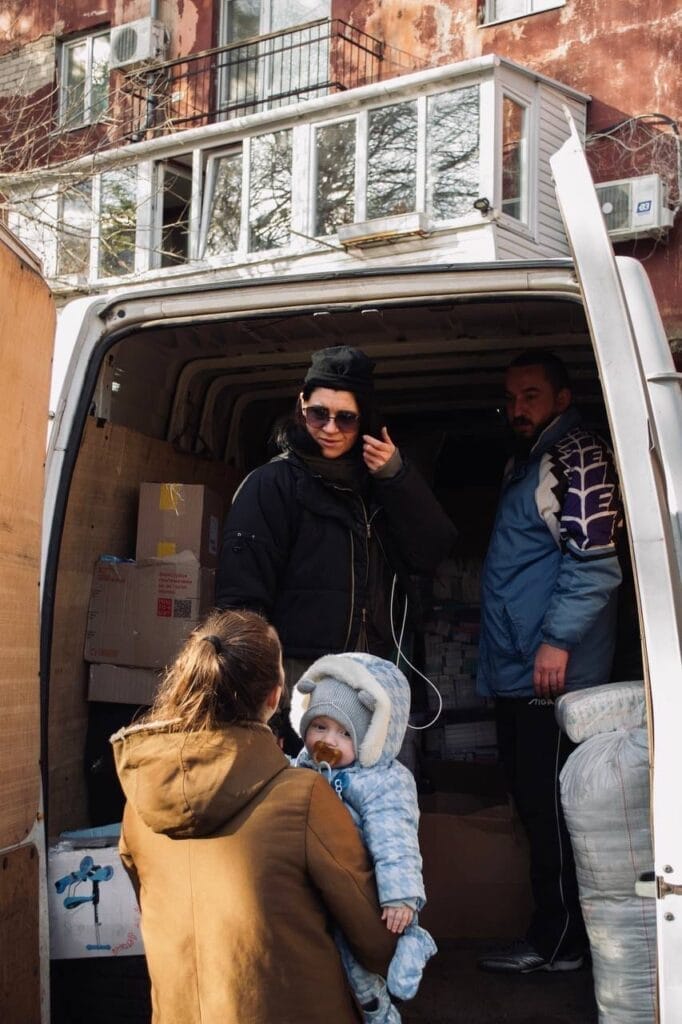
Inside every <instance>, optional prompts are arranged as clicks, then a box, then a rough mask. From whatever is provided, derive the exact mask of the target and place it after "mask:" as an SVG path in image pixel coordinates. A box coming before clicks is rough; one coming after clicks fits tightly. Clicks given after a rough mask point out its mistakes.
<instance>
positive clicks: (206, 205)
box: [197, 138, 251, 263]
mask: <svg viewBox="0 0 682 1024" xmlns="http://www.w3.org/2000/svg"><path fill="white" fill-rule="evenodd" d="M249 143H250V140H249V139H248V138H246V139H243V140H242V141H241V142H236V143H233V144H231V145H228V146H223V147H221V148H220V149H210V150H205V151H204V152H203V153H202V154H201V155H202V157H203V160H202V164H203V167H202V189H201V215H200V222H199V245H198V256H197V258H198V260H199V261H200V262H202V263H210V262H211V261H212V260H214V259H216V260H217V259H221V260H222V258H223V257H224V256H230V255H234V256H237V255H239V254H243V253H246V252H247V244H248V186H249V169H250V155H251V154H250V147H249ZM234 157H240V159H241V164H242V169H241V196H240V220H239V232H238V239H239V240H238V243H237V248H236V249H226V250H225V252H224V253H221V254H220V256H208V257H207V256H206V244H207V241H208V232H209V229H210V226H211V216H212V213H213V198H214V192H215V187H216V183H217V180H218V172H219V170H220V163H219V162H220V160H224V159H226V158H234Z"/></svg>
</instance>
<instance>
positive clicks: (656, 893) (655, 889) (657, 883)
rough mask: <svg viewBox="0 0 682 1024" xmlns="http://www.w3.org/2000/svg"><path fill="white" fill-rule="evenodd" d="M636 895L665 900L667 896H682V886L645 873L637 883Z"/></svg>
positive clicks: (659, 876)
mask: <svg viewBox="0 0 682 1024" xmlns="http://www.w3.org/2000/svg"><path fill="white" fill-rule="evenodd" d="M635 894H636V895H637V896H647V897H649V898H650V899H658V900H663V899H665V897H666V896H682V885H671V884H670V882H666V880H665V878H663V877H662V876H661V875H655V874H654V872H653V871H645V872H644V874H643V875H640V876H639V878H638V879H637V881H636V882H635Z"/></svg>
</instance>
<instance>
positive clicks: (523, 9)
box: [482, 0, 566, 27]
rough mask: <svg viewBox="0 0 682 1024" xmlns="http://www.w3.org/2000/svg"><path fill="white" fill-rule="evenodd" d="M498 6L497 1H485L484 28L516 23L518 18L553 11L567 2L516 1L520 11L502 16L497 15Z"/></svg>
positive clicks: (555, 0) (545, 0)
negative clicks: (509, 22)
mask: <svg viewBox="0 0 682 1024" xmlns="http://www.w3.org/2000/svg"><path fill="white" fill-rule="evenodd" d="M496 5H497V0H485V3H484V6H483V23H482V27H485V26H486V25H498V24H500V22H504V21H516V19H517V18H527V17H528V15H530V14H540V13H542V11H551V10H554V8H556V7H565V6H566V0H516V6H517V7H518V10H517V11H515V12H514V13H513V14H502V15H498V14H497V10H496Z"/></svg>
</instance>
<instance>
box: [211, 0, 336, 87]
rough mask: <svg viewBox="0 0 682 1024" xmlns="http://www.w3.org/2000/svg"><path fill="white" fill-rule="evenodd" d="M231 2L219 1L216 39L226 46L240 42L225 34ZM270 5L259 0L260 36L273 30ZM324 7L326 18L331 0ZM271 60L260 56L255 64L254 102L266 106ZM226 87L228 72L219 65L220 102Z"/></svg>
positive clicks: (285, 30)
mask: <svg viewBox="0 0 682 1024" xmlns="http://www.w3.org/2000/svg"><path fill="white" fill-rule="evenodd" d="M233 3H234V0H221V3H220V12H219V26H218V40H219V43H218V45H219V46H228V45H231V44H232V43H235V44H237V43H239V42H240V40H230V39H228V38H227V36H228V25H229V23H230V18H229V11H230V7H231V5H232V4H233ZM272 5H273V0H260V12H259V19H260V24H259V29H258V34H259V35H261V36H265V35H268V33H270V32H272V31H275V30H273V28H272V22H273V18H272ZM326 8H327V13H326V17H327V18H331V13H332V3H331V0H326ZM304 24H306V22H292V23H291V24H290V25H285V26H284V27H282V28H280V29H277V30H276V31H278V32H279V31H281V32H287V31H289V30H290V29H291V30H294V29H296V27H297V25H304ZM256 38H257V37H256ZM272 60H273V58H272V57H269V58H267V59H263V58H262V57H260V56H259V57H258V65H257V68H258V79H257V82H256V92H255V97H254V102H255V103H257V104H263V103H264V104H266V106H267V105H268V99H269V94H270V92H271V88H270V74H271V64H272ZM227 89H228V73H227V69H226V68H222V67H221V68H219V73H218V96H219V97H220V98H221V102H222V99H223V97H225V96H226V94H227Z"/></svg>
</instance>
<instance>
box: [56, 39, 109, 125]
mask: <svg viewBox="0 0 682 1024" xmlns="http://www.w3.org/2000/svg"><path fill="white" fill-rule="evenodd" d="M110 35H111V32H110V29H108V28H106V29H103V30H101V31H98V32H90V33H88V34H87V35H81V36H77V37H76V38H75V39H69V40H66V41H64V42H62V43H61V46H60V73H59V124H60V126H61V127H62V128H65V129H66V130H67V131H74V130H76V129H78V128H83V127H84V126H85V125H89V124H94V123H95V122H96V120H98V119H97V118H95V117H93V98H92V93H93V89H92V74H93V63H94V61H93V48H94V43H95V40H96V39H102V38H103V37H105V36H106V38H107V39H109V38H110ZM83 43H85V44H86V47H87V53H86V61H85V89H84V93H83V110H82V111H81V113H82V117H81V118H78V119H76V118H74V119H73V120H71V119H69V120H68V122H67V120H66V118H67V114H68V113H70V112H71V111H70V109H69V106H68V103H69V85H68V82H67V77H66V76H67V71H68V60H67V53H68V52H69V51H70V50H73V49H75V48H76V47H77V46H82V44H83Z"/></svg>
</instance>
